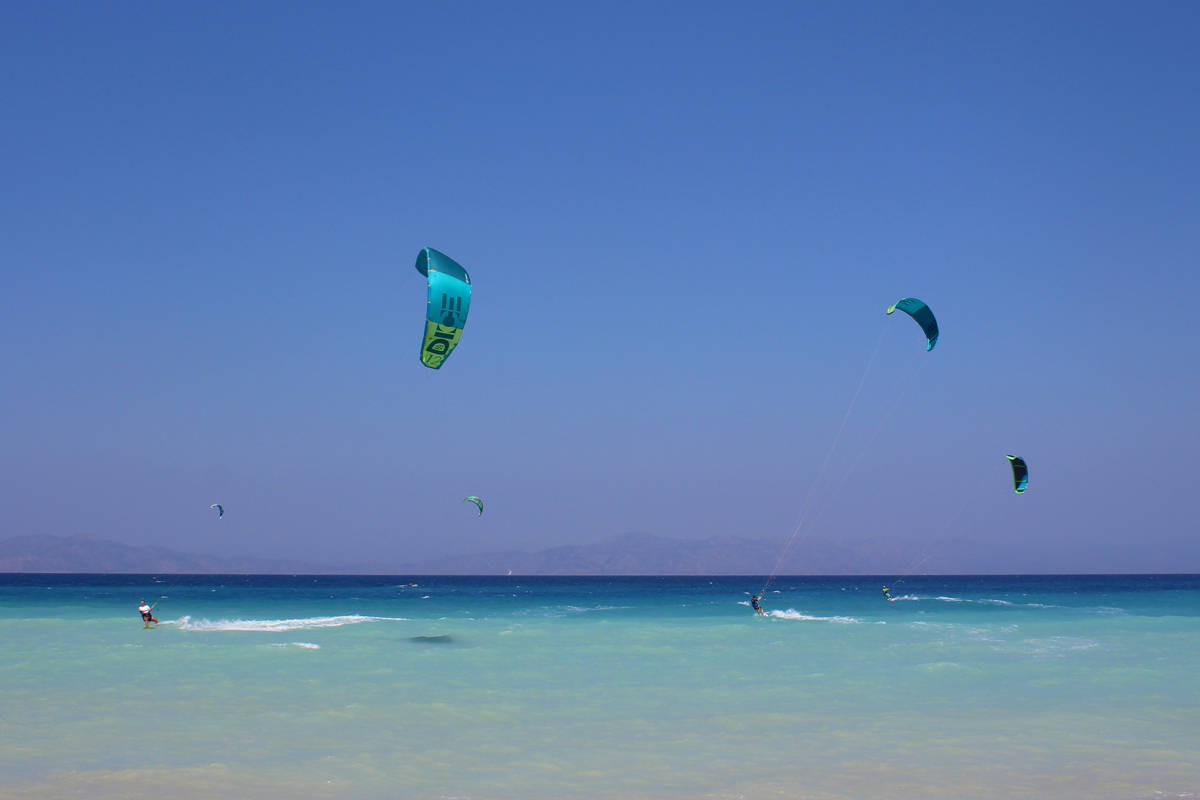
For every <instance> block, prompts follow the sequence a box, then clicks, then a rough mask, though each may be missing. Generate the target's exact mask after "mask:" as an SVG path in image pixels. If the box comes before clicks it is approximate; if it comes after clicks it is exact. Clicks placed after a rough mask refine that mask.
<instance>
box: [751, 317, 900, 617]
mask: <svg viewBox="0 0 1200 800" xmlns="http://www.w3.org/2000/svg"><path fill="white" fill-rule="evenodd" d="M885 333H887V326H886V324H885V325H883V326H881V328H880V330H879V338H878V339H877V340H876V341H875V349H874V351H872V353H871V357H870V358H869V359H867V365H866V367H864V368H863V373H862V377H860V378H859V380H858V388H857V389H855V390H854V395H853V396H852V397H851V398H850V403H849V404H848V405H847V406H846V412H845V413H844V414H842V422H841V424H840V425H838V429H837V433H836V434H834V437H833V441H832V442H831V443H830V445H829V449H828V450H826V451H825V458H824V459H823V460H822V461H821V469H820V470H818V472H817V476H816V477H815V478H813V481H812V483H810V484H809V486H808V491H807V492H806V493H805V495H804V503H803V504H802V505H801V507H800V518H799V519H798V520H797V522H796V526H795V528H794V529H793V530H792V535H791V536H790V537H789V538H788V540H787V542H785V543H784V545H783V547H782V549H780V551H779V556H778V557H777V558H776V559H775V566H774V567H773V568H772V569H771V574H770V575H769V576H767V581H766V583H764V584H763V588H762V590H761V591H759V594H760V595H762V594H766V591H767V589H768V588H770V586H771V584H772V583H773V582H774V580H775V576H776V575H777V574H778V573H779V566H780V565H781V564H782V563H783V560H784V558H785V557H786V556H787V555H788V554H789V553H790V552H791V549H792V545H793V544H794V543H795V541H796V537H797V536H798V535H799V533H800V530H801V529H802V528H803V527H804V523H805V521H806V520H807V519H808V516H809V513H810V511H811V510H812V499H813V495H814V493H815V492H816V489H817V486H819V485H820V484H821V481H822V480H823V479H824V478H825V471H826V470H827V469H828V467H829V459H830V458H832V457H833V452H834V450H836V449H837V446H838V442H839V441H841V438H842V433H843V432H844V431H845V430H846V422H847V421H848V420H849V419H850V414H851V413H852V412H853V411H854V405H855V403H857V402H858V396H859V395H860V394H862V390H863V386H865V385H866V383H867V376H869V375H870V374H871V367H873V366H874V365H875V359H876V357H877V356H878V355H879V350H880V348H882V347H883V336H884V334H885Z"/></svg>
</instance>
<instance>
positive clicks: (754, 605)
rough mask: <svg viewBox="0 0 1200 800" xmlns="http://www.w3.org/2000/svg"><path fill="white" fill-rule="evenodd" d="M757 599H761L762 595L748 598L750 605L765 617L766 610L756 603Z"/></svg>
mask: <svg viewBox="0 0 1200 800" xmlns="http://www.w3.org/2000/svg"><path fill="white" fill-rule="evenodd" d="M759 600H762V595H761V594H756V595H754V596H753V597H751V598H750V605H751V606H752V607H753V608H754V610H755V611H757V612H758V613H759V614H761V615H762V616H764V617H765V616H766V615H767V612H765V611H763V607H762V606H760V605H759V604H758V601H759Z"/></svg>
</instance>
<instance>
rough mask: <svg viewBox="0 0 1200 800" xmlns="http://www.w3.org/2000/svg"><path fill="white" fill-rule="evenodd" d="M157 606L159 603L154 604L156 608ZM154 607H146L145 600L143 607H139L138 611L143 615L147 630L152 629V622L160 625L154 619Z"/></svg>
mask: <svg viewBox="0 0 1200 800" xmlns="http://www.w3.org/2000/svg"><path fill="white" fill-rule="evenodd" d="M156 605H158V603H155V604H154V606H156ZM154 606H148V605H146V601H145V600H143V601H142V603H141V605H139V606H138V611H140V612H141V613H142V622H144V623H145V624H146V627H147V628H149V627H150V623H151V622H153V623H154V624H155V625H157V624H158V620H156V619H155V618H154Z"/></svg>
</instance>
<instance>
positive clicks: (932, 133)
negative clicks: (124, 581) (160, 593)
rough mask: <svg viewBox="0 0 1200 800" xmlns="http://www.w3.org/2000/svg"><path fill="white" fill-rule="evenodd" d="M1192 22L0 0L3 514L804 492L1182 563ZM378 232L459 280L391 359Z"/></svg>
mask: <svg viewBox="0 0 1200 800" xmlns="http://www.w3.org/2000/svg"><path fill="white" fill-rule="evenodd" d="M1198 25H1200V8H1197V7H1196V6H1195V5H1194V4H1190V3H1182V2H1180V3H1161V2H1159V3H1145V4H1139V5H1136V6H1135V5H1131V4H1122V3H1055V4H1044V3H1011V4H1000V5H993V6H980V5H976V4H956V3H905V4H899V3H860V4H818V3H756V4H751V5H750V7H748V8H735V7H732V6H729V4H715V3H714V4H704V3H695V4H686V5H685V4H678V5H665V4H633V3H630V4H606V5H604V6H595V7H589V8H581V7H577V6H576V4H561V3H545V4H528V3H516V4H474V3H445V4H393V3H378V4H376V3H337V4H332V3H330V4H320V5H314V4H306V3H288V4H285V3H253V4H235V3H224V4H222V3H212V4H203V5H191V6H186V5H178V4H177V5H173V6H172V5H153V4H150V5H146V4H141V5H137V4H122V3H112V4H101V3H95V4H89V3H38V4H12V3H10V4H8V5H6V6H5V7H4V8H3V9H2V10H0V96H3V97H4V98H5V100H4V117H5V124H4V125H3V126H0V144H2V145H3V146H2V147H0V164H2V166H3V174H4V184H5V191H3V192H0V219H2V224H0V261H2V263H3V266H2V267H0V302H2V303H3V308H2V315H0V335H2V336H3V339H4V342H5V347H4V353H5V354H4V372H5V381H4V390H3V391H2V392H0V415H2V417H3V419H4V421H5V424H4V436H3V440H4V449H5V458H4V459H3V461H2V462H0V464H2V466H0V502H2V503H3V505H4V507H5V509H6V520H7V524H6V525H5V526H4V530H5V532H6V533H7V534H8V535H20V534H39V533H45V534H63V535H66V534H74V533H90V534H92V535H96V536H100V537H104V538H110V539H115V540H118V541H124V542H129V543H137V542H146V543H154V544H158V545H162V546H168V547H173V548H177V549H186V550H191V551H197V552H206V553H235V552H236V553H246V554H251V555H257V556H279V557H283V556H287V557H300V558H305V559H308V560H317V561H327V562H329V563H334V562H347V561H359V562H360V561H362V560H363V559H364V557H365V558H368V559H379V560H385V561H402V560H408V559H416V558H425V557H432V556H440V555H445V554H454V553H467V552H476V551H479V550H491V549H510V548H517V549H533V548H541V547H547V546H552V545H558V544H584V543H589V542H593V541H597V540H599V539H602V538H605V537H608V536H610V535H613V534H620V533H626V532H630V531H636V532H645V533H653V534H659V535H663V536H672V537H680V538H687V537H707V536H712V535H716V534H727V533H728V534H738V535H743V536H750V537H755V538H776V539H779V540H780V541H782V540H783V539H785V538H787V537H788V536H789V535H790V534H791V533H792V531H793V530H794V528H795V525H796V523H797V520H798V519H800V518H801V517H802V516H805V515H806V514H807V518H808V519H809V520H811V524H809V525H807V527H806V530H805V533H804V535H806V536H807V535H813V536H824V537H830V538H841V539H855V538H863V537H880V536H886V537H888V538H889V539H890V540H892V541H894V542H895V543H896V544H897V545H898V547H899V549H900V551H901V552H911V553H913V554H914V555H916V554H921V553H925V552H927V551H928V550H930V549H931V548H932V549H933V550H934V551H935V555H936V550H937V548H938V547H939V545H937V544H936V542H938V541H944V540H945V539H946V538H947V537H950V538H954V539H955V540H956V541H958V542H959V543H960V545H961V549H955V550H954V553H955V554H954V556H953V558H949V557H947V558H944V559H942V563H939V564H937V565H936V567H935V568H937V569H939V570H943V571H1015V572H1028V571H1074V570H1083V571H1097V570H1098V571H1143V570H1149V571H1189V570H1190V571H1200V537H1198V536H1197V535H1196V534H1197V525H1196V523H1195V515H1194V513H1193V508H1194V505H1195V504H1194V502H1193V500H1192V494H1193V491H1194V490H1193V488H1192V487H1193V486H1194V485H1195V475H1196V473H1197V460H1198V459H1197V455H1196V454H1197V452H1198V448H1200V435H1198V433H1200V423H1198V422H1197V420H1196V411H1197V409H1198V408H1200V385H1198V378H1197V374H1196V365H1197V363H1198V361H1200V359H1198V356H1200V335H1197V333H1196V325H1195V322H1194V314H1195V310H1196V304H1197V299H1200V278H1198V277H1197V270H1196V268H1197V260H1196V254H1197V252H1198V249H1200V248H1198V247H1197V245H1198V244H1200V225H1198V223H1197V220H1200V199H1198V198H1200V193H1198V191H1197V187H1200V159H1198V158H1197V147H1196V143H1197V142H1198V141H1200V53H1198V52H1197V49H1196V47H1195V32H1196V30H1197V29H1198ZM424 246H433V247H436V248H438V249H440V250H442V251H444V252H446V253H448V254H449V255H451V256H452V257H454V258H455V259H457V260H458V261H460V262H461V263H462V264H463V265H464V266H466V268H467V269H468V270H470V272H471V275H472V279H473V283H474V295H473V300H472V305H471V315H470V320H469V322H468V324H467V329H466V332H465V334H464V336H463V340H462V343H461V345H460V346H459V348H458V350H457V351H455V353H454V354H453V356H452V357H451V358H450V359H449V361H448V362H447V365H446V366H445V367H444V368H443V369H441V370H439V371H437V372H434V371H431V370H428V369H425V368H424V367H422V366H421V364H420V363H419V361H418V359H417V351H418V346H419V339H420V334H421V330H422V318H423V313H424V295H423V292H424V281H423V279H422V277H421V276H420V275H419V274H418V273H417V272H416V271H415V270H414V269H413V266H412V265H413V261H414V259H415V257H416V254H417V252H418V250H419V249H420V248H421V247H424ZM905 296H916V297H920V298H922V299H924V300H926V301H927V302H928V303H929V304H930V305H931V306H932V308H933V309H934V311H935V313H936V314H937V315H938V319H939V322H940V324H941V328H942V338H941V341H940V342H939V344H938V347H937V349H936V350H935V351H934V352H932V353H926V352H925V351H924V347H923V339H922V337H921V335H920V332H919V330H918V329H917V328H916V326H915V325H913V324H912V323H911V321H909V320H907V319H900V318H898V317H896V316H893V317H886V316H885V315H884V313H883V312H884V309H885V308H886V307H887V306H888V305H889V304H891V303H892V302H894V301H896V300H898V299H899V298H901V297H905ZM873 354H874V358H872V355H873ZM864 376H865V377H864ZM860 380H861V381H862V384H861V385H862V389H861V392H860V393H859V394H858V395H857V398H858V399H857V401H856V402H854V404H853V406H852V407H851V405H850V404H851V399H852V398H853V397H855V391H856V388H857V387H858V386H859V383H860ZM847 409H849V412H850V413H849V414H848V415H847ZM843 419H845V425H844V428H843V427H842V420H843ZM839 429H841V430H842V434H841V435H840V437H839V436H837V433H838V431H839ZM835 437H836V444H835ZM1009 452H1012V453H1017V454H1020V455H1022V456H1024V457H1025V458H1026V459H1027V460H1028V462H1029V464H1030V473H1031V485H1030V490H1029V492H1028V493H1027V494H1025V495H1023V496H1021V497H1017V496H1015V495H1014V494H1013V493H1012V491H1011V480H1010V475H1009V472H1008V465H1007V461H1006V460H1005V459H1004V455H1005V453H1009ZM827 453H829V456H828V458H826V454H827ZM467 494H476V495H480V496H482V497H483V498H484V499H485V501H486V502H487V504H488V506H487V513H486V514H485V515H484V516H483V517H482V518H476V517H475V514H474V512H473V510H472V509H471V508H470V507H469V506H462V505H461V504H460V503H459V501H460V500H461V498H462V497H463V496H465V495H467ZM214 502H221V503H223V504H224V505H225V506H226V508H227V510H228V513H227V516H226V518H225V519H224V520H222V521H221V522H220V523H217V522H216V521H215V520H214V519H213V518H212V516H211V513H210V512H209V509H208V505H209V504H210V503H214ZM947 552H949V551H947ZM901 566H903V565H897V568H900V567H901Z"/></svg>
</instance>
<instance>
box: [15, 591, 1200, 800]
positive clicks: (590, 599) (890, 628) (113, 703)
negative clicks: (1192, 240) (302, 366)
mask: <svg viewBox="0 0 1200 800" xmlns="http://www.w3.org/2000/svg"><path fill="white" fill-rule="evenodd" d="M893 580H894V579H893ZM410 582H411V583H415V584H417V585H415V586H411V585H409V583H410ZM883 583H884V581H881V580H878V579H871V578H857V577H856V578H779V579H776V580H775V582H774V583H773V584H772V585H771V587H770V590H769V591H768V592H767V594H766V597H765V601H764V605H765V606H766V608H767V609H768V610H769V611H770V613H771V615H770V616H768V617H766V618H763V617H757V616H755V615H754V614H753V613H752V611H751V609H750V608H749V605H748V602H749V593H750V592H752V591H757V590H758V589H759V588H760V587H761V585H762V580H761V579H751V578H712V579H708V578H529V577H508V578H445V577H436V578H432V577H424V578H409V577H404V578H384V577H365V578H359V577H268V576H253V577H246V576H183V577H172V576H159V577H157V578H152V577H150V576H47V575H7V576H0V642H2V643H3V644H2V645H0V798H21V799H22V800H24V799H25V798H59V797H62V798H66V797H73V798H74V797H86V798H143V797H144V798H151V797H153V798H225V797H238V798H417V799H420V800H425V799H426V798H429V799H430V800H434V799H437V798H463V799H464V800H465V799H468V798H469V799H470V800H482V799H483V798H495V799H496V800H517V799H518V798H520V799H528V800H549V799H550V798H602V799H605V800H607V799H608V798H648V799H649V800H655V799H657V798H663V799H664V800H666V799H670V800H682V798H729V799H730V800H734V799H735V798H746V799H747V800H756V799H757V798H816V799H819V800H825V799H827V798H828V799H830V800H832V799H834V798H837V799H839V800H840V799H841V798H856V799H857V798H898V799H899V798H912V799H913V800H921V799H928V798H934V799H937V798H956V799H959V800H961V799H962V798H1006V799H1007V798H1046V799H1047V800H1050V799H1054V798H1081V799H1082V798H1089V799H1090V798H1114V799H1115V798H1120V799H1122V800H1142V799H1143V798H1175V797H1190V796H1193V795H1195V796H1200V576H1087V577H1024V578H1013V577H944V578H919V579H918V578H908V579H905V580H903V581H901V582H899V583H894V582H893V583H891V584H890V585H891V586H892V587H893V593H894V595H895V596H897V597H899V598H901V599H900V600H898V601H897V602H894V603H888V602H886V601H885V600H883V598H882V595H881V594H880V587H881V586H882V584H883ZM160 595H165V596H166V597H165V598H164V599H163V600H162V602H161V604H160V605H159V606H158V608H157V609H156V612H155V613H156V615H157V616H158V618H159V619H160V620H161V621H162V624H161V625H160V626H159V627H158V628H157V629H156V630H144V629H143V628H142V625H141V621H140V618H139V617H138V614H137V612H136V606H137V604H138V601H139V600H141V599H142V598H146V599H147V600H149V601H151V602H154V600H155V599H156V598H157V597H158V596H160Z"/></svg>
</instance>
